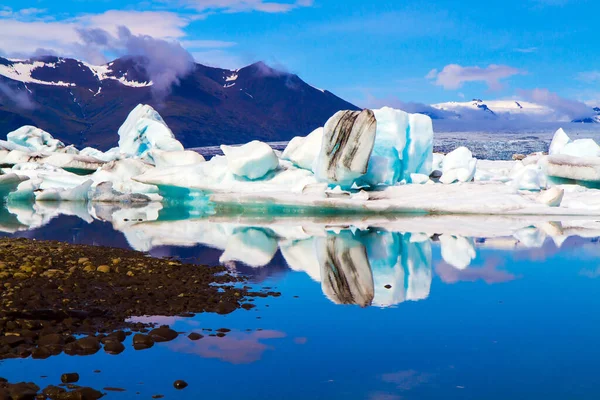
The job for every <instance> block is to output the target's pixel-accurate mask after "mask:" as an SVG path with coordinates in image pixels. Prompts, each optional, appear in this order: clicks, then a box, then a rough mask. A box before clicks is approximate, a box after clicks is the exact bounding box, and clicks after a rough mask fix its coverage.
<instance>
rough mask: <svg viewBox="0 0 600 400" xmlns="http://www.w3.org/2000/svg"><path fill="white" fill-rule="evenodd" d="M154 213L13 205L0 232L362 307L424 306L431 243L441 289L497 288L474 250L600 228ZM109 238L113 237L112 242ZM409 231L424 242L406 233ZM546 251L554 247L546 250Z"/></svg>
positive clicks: (152, 208) (153, 209)
mask: <svg viewBox="0 0 600 400" xmlns="http://www.w3.org/2000/svg"><path fill="white" fill-rule="evenodd" d="M161 208H162V206H161V205H160V204H149V205H145V206H142V207H132V208H118V207H115V206H114V205H102V204H81V203H37V204H17V205H14V204H11V205H9V206H8V207H7V208H6V209H4V212H3V213H0V232H2V231H4V232H8V233H10V234H16V235H19V236H28V237H36V238H40V239H58V240H64V241H69V242H78V243H79V242H81V243H88V244H98V245H109V246H118V247H127V246H129V247H131V248H133V249H135V250H139V251H146V252H150V253H151V254H152V255H154V256H177V257H180V258H185V259H187V260H192V261H193V262H198V263H204V264H218V263H222V264H225V265H227V266H229V267H230V268H232V269H236V270H238V271H241V272H243V273H244V274H247V275H249V276H251V277H253V278H254V279H260V277H261V276H266V277H268V276H272V275H273V272H276V271H278V270H281V271H283V270H285V269H287V268H289V269H291V270H294V271H299V272H303V273H306V274H307V275H308V276H309V277H310V278H311V279H312V280H314V281H316V282H319V283H320V284H321V288H322V291H323V293H324V294H325V295H326V296H327V298H329V299H330V300H331V301H332V302H334V303H336V304H355V305H359V306H361V307H366V306H370V305H374V306H379V307H387V306H391V305H395V304H399V303H402V302H405V301H417V300H423V299H426V298H427V297H428V296H429V292H430V287H431V281H432V275H433V272H432V242H434V241H439V246H440V252H441V256H442V259H443V260H444V263H442V264H439V265H438V266H436V272H437V274H438V275H440V277H441V278H442V280H443V281H444V282H446V281H447V282H450V283H452V282H455V281H458V280H476V279H483V280H484V281H486V282H494V281H498V282H500V281H507V280H510V279H513V278H514V277H513V276H512V275H510V274H506V273H503V272H502V271H496V270H495V269H494V266H493V265H490V266H488V267H489V268H488V269H485V268H469V266H470V265H471V263H472V261H473V260H474V259H475V258H476V257H477V254H476V248H484V247H485V248H501V249H511V250H512V249H519V248H520V249H524V248H527V249H533V250H528V251H529V252H533V253H535V254H536V256H538V253H540V252H547V251H556V250H555V248H558V247H560V246H565V245H566V244H565V243H570V244H568V245H575V246H579V245H581V244H582V243H583V241H582V239H577V238H571V239H568V240H567V238H569V237H570V236H572V235H578V236H581V237H594V238H595V237H598V236H600V222H596V221H592V220H576V219H574V220H569V219H567V220H563V221H560V222H556V221H548V220H545V219H540V218H538V219H537V220H535V221H533V223H532V222H531V220H521V219H519V218H505V217H499V216H483V217H476V216H471V217H466V216H416V217H415V216H403V217H396V218H394V217H384V216H370V217H368V218H360V219H359V218H356V217H355V218H356V219H354V220H352V219H344V218H343V217H341V218H329V217H327V218H325V217H324V218H317V217H316V218H307V217H299V218H274V217H269V218H267V217H265V218H264V219H262V220H256V219H246V218H244V217H240V216H237V217H236V216H228V217H227V216H214V217H210V218H207V219H184V220H175V221H172V220H161ZM182 215H183V214H182ZM57 216H61V218H60V219H56V217H57ZM529 218H533V217H529ZM57 221H58V222H57ZM77 221H79V222H77ZM111 225H112V229H111ZM73 228H74V229H76V230H77V231H78V233H77V232H73ZM115 231H118V233H117V234H113V233H115ZM415 231H417V232H419V231H421V232H428V233H406V232H415ZM470 237H476V238H478V239H477V240H474V239H471V238H470ZM548 238H551V239H552V242H550V241H548V240H547V239H548ZM586 242H587V243H589V240H588V241H586ZM546 244H550V245H553V246H552V248H548V246H546ZM533 253H532V254H533ZM442 275H443V276H442Z"/></svg>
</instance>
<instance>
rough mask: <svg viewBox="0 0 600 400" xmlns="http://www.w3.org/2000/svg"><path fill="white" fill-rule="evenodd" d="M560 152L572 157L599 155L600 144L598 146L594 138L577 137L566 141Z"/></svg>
mask: <svg viewBox="0 0 600 400" xmlns="http://www.w3.org/2000/svg"><path fill="white" fill-rule="evenodd" d="M560 154H564V155H567V156H573V157H599V156H600V146H598V144H597V143H596V142H595V141H594V139H578V140H575V141H573V142H569V143H567V144H566V145H565V146H564V147H563V148H562V150H561V151H560Z"/></svg>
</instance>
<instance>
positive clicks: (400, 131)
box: [361, 107, 433, 186]
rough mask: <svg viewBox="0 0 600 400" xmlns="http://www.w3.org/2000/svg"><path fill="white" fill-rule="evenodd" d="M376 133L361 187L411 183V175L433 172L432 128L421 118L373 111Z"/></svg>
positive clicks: (388, 111) (399, 113)
mask: <svg viewBox="0 0 600 400" xmlns="http://www.w3.org/2000/svg"><path fill="white" fill-rule="evenodd" d="M373 113H374V114H375V118H376V120H377V131H376V136H375V144H374V147H373V153H372V155H371V158H370V160H369V167H368V171H367V174H366V175H365V176H364V177H363V178H362V179H361V183H365V184H367V185H370V186H377V185H385V186H391V185H395V184H396V183H398V182H399V181H401V180H404V181H406V182H409V183H410V182H411V175H412V174H417V175H427V176H429V174H430V173H431V171H432V160H433V156H432V151H433V125H432V122H431V118H429V117H428V116H426V115H422V114H408V113H406V112H404V111H402V110H395V109H393V108H389V107H383V108H381V109H378V110H373Z"/></svg>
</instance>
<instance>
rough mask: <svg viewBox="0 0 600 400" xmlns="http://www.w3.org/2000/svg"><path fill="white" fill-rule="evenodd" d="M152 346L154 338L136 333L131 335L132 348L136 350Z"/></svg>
mask: <svg viewBox="0 0 600 400" xmlns="http://www.w3.org/2000/svg"><path fill="white" fill-rule="evenodd" d="M152 346H154V340H152V338H151V337H150V336H148V335H143V334H141V333H137V334H135V335H134V336H133V348H134V349H136V350H145V349H149V348H150V347H152Z"/></svg>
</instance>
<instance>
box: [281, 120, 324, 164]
mask: <svg viewBox="0 0 600 400" xmlns="http://www.w3.org/2000/svg"><path fill="white" fill-rule="evenodd" d="M322 142H323V128H317V129H315V130H314V131H312V132H311V133H310V134H309V135H308V136H306V137H301V136H297V137H295V138H293V139H292V140H290V142H289V143H288V145H287V147H286V148H285V150H284V151H283V155H282V156H281V158H282V159H284V160H288V161H291V162H292V163H294V165H296V166H297V167H298V168H303V169H307V170H309V171H313V170H314V169H315V161H316V160H317V157H318V156H319V152H320V151H321V143H322Z"/></svg>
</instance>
